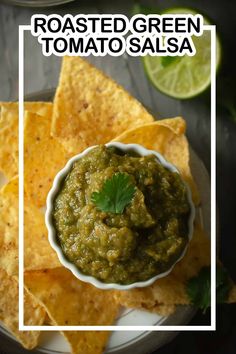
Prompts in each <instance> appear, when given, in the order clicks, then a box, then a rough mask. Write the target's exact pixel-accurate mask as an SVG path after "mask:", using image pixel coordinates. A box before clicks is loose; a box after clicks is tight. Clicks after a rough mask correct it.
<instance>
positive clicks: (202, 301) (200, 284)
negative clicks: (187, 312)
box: [186, 265, 232, 313]
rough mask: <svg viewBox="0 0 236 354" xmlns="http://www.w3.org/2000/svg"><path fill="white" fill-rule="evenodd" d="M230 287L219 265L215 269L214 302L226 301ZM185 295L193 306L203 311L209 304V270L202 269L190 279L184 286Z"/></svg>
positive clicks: (229, 281) (222, 268) (227, 278)
mask: <svg viewBox="0 0 236 354" xmlns="http://www.w3.org/2000/svg"><path fill="white" fill-rule="evenodd" d="M231 286H232V282H231V280H230V277H229V275H228V273H227V271H226V269H225V268H224V267H222V266H220V265H217V268H216V301H217V303H223V302H225V301H226V300H227V298H228V296H229V292H230V289H231ZM186 291H187V294H188V296H189V298H190V301H191V303H192V304H193V305H195V306H196V307H198V308H199V309H201V310H203V313H204V312H205V311H206V309H207V308H208V307H209V306H210V304H211V268H210V267H203V268H202V269H201V270H200V272H199V273H198V275H197V276H195V277H193V278H191V279H190V280H189V281H188V282H187V286H186Z"/></svg>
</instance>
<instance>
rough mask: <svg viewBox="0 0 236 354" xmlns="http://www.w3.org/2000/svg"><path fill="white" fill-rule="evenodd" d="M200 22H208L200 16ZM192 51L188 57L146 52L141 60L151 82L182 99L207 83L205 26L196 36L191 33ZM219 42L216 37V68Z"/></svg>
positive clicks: (208, 35)
mask: <svg viewBox="0 0 236 354" xmlns="http://www.w3.org/2000/svg"><path fill="white" fill-rule="evenodd" d="M178 13H179V14H193V15H194V14H197V12H196V11H194V10H192V9H186V8H183V9H181V8H175V9H169V10H167V11H165V12H163V14H178ZM204 24H210V23H209V21H208V20H207V19H205V18H204ZM192 40H193V43H194V45H195V48H196V54H195V55H194V56H192V57H190V56H188V55H184V56H183V57H174V58H173V57H160V56H150V55H147V56H145V57H143V63H144V67H145V71H146V73H147V76H148V77H149V79H150V80H151V82H152V83H153V85H154V86H155V87H156V88H157V89H158V90H159V91H161V92H163V93H165V94H166V95H168V96H171V97H174V98H179V99H186V98H190V97H194V96H197V95H199V94H200V93H201V92H203V91H204V90H206V89H207V87H208V86H209V85H210V83H211V33H210V31H207V30H205V31H204V32H203V35H202V36H200V37H196V36H193V37H192ZM220 52H221V50H220V42H219V39H218V38H217V41H216V69H217V68H218V66H219V62H220Z"/></svg>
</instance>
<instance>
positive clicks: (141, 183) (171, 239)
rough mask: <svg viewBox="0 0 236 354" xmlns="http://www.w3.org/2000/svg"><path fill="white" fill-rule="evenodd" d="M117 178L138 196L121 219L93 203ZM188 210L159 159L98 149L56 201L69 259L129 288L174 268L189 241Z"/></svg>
mask: <svg viewBox="0 0 236 354" xmlns="http://www.w3.org/2000/svg"><path fill="white" fill-rule="evenodd" d="M117 173H123V174H126V175H128V176H130V181H132V184H133V186H135V193H134V195H133V197H132V200H131V201H130V203H129V204H128V205H127V206H126V207H125V208H124V210H123V212H122V213H120V214H116V213H112V212H104V211H102V210H100V209H99V208H98V207H97V206H96V205H95V203H93V201H92V198H91V196H92V194H93V193H94V192H98V191H100V190H101V189H102V188H103V186H104V183H105V181H107V180H108V179H109V178H112V176H114V175H116V174H117ZM189 213H190V206H189V203H188V198H187V191H186V186H185V184H184V183H183V182H182V180H181V178H180V176H179V174H178V173H173V172H170V171H169V170H167V169H166V168H164V167H163V166H162V165H161V164H160V163H159V162H158V161H157V159H156V157H155V156H153V155H150V156H145V157H141V156H137V155H135V154H132V153H126V154H124V153H122V152H121V151H120V150H118V149H117V148H114V147H106V146H103V145H100V146H98V147H96V148H94V149H93V150H91V151H90V152H89V153H88V154H87V155H86V156H84V157H83V158H81V159H80V160H78V161H76V162H75V163H74V164H73V167H72V169H71V171H70V172H69V174H68V175H67V177H66V178H65V180H64V181H63V183H62V184H61V188H60V191H59V193H58V194H57V196H56V198H55V200H54V211H53V219H54V225H55V228H56V232H57V238H58V241H59V243H60V245H61V248H62V250H63V252H64V254H65V256H66V257H67V259H68V260H70V261H71V262H73V263H74V264H75V265H76V266H77V267H78V269H79V270H80V271H81V272H83V273H84V274H87V275H92V276H94V277H96V278H97V279H100V280H101V281H102V282H105V283H119V284H130V283H133V282H137V281H143V280H147V279H149V278H151V277H153V276H155V275H157V274H159V273H162V272H164V271H166V270H168V269H169V268H170V266H171V265H172V264H173V263H174V262H175V261H176V260H177V259H178V258H179V256H180V254H181V253H182V251H183V249H184V248H185V246H186V243H187V241H188V217H189Z"/></svg>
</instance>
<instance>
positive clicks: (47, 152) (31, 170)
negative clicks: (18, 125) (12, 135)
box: [24, 106, 68, 207]
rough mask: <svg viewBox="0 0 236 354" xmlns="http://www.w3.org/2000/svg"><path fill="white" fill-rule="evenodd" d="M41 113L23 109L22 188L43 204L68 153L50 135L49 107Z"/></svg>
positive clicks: (29, 195) (32, 198) (36, 202)
mask: <svg viewBox="0 0 236 354" xmlns="http://www.w3.org/2000/svg"><path fill="white" fill-rule="evenodd" d="M49 107H50V109H48V111H47V112H45V115H44V116H40V115H38V114H35V113H31V112H26V116H25V130H24V134H25V156H24V158H25V191H26V194H27V196H28V197H29V199H30V200H31V201H32V202H33V204H34V205H36V206H38V207H42V206H43V205H45V203H46V198H47V194H48V192H49V190H50V188H51V186H52V182H53V179H54V177H55V175H56V174H57V172H58V171H59V170H60V169H61V168H62V167H64V165H65V163H66V162H67V160H68V155H67V154H66V153H65V150H64V148H63V147H62V145H61V144H60V143H59V142H58V140H56V139H54V138H53V137H51V135H50V129H51V106H49Z"/></svg>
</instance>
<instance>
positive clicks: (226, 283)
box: [216, 266, 232, 304]
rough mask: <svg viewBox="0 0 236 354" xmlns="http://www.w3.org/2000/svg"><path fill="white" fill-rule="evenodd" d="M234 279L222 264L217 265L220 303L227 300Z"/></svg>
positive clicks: (218, 299)
mask: <svg viewBox="0 0 236 354" xmlns="http://www.w3.org/2000/svg"><path fill="white" fill-rule="evenodd" d="M231 287H232V281H231V279H230V277H229V274H228V272H227V270H226V269H225V268H224V267H222V266H217V273H216V301H217V303H218V304H222V303H224V302H226V300H227V299H228V296H229V292H230V289H231Z"/></svg>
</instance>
